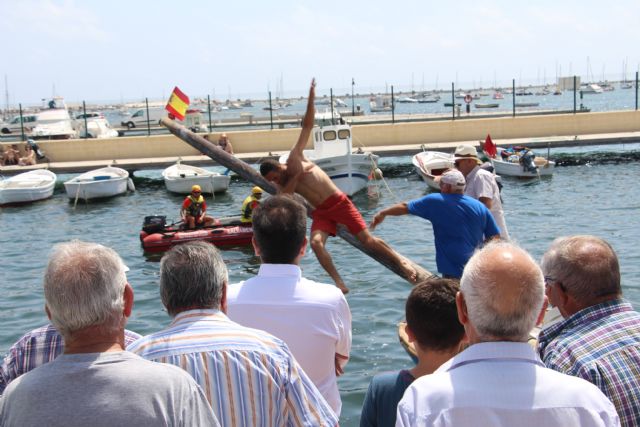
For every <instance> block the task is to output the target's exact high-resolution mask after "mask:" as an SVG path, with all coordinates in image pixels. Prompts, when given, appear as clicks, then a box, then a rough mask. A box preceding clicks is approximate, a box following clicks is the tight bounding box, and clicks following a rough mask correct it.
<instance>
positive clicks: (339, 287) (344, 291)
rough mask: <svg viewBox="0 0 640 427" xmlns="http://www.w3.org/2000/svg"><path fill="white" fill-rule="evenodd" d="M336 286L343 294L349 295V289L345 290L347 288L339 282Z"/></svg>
mask: <svg viewBox="0 0 640 427" xmlns="http://www.w3.org/2000/svg"><path fill="white" fill-rule="evenodd" d="M336 286H337V287H338V289H340V290H341V291H342V293H343V294H345V295H346V294H348V293H349V288H347V286H346V285H345V284H344V283H342V282H340V283H336Z"/></svg>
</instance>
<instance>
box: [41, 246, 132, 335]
mask: <svg viewBox="0 0 640 427" xmlns="http://www.w3.org/2000/svg"><path fill="white" fill-rule="evenodd" d="M126 284H127V277H126V275H125V266H124V264H123V262H122V259H121V258H120V256H119V255H118V254H117V253H116V252H115V251H114V250H113V249H111V248H107V247H105V246H102V245H100V244H97V243H89V242H82V241H80V240H73V241H71V242H66V243H60V244H57V245H56V246H54V247H53V250H52V253H51V255H50V256H49V263H48V264H47V268H46V271H45V274H44V296H45V300H46V304H47V308H48V310H49V314H50V315H51V322H52V323H53V325H54V326H55V327H56V328H57V329H58V331H60V333H61V334H62V335H63V336H64V335H69V334H71V333H73V332H75V331H78V330H81V329H84V328H87V327H89V326H97V327H99V328H101V330H102V331H104V332H105V333H113V332H116V331H117V330H118V329H119V328H124V324H125V323H126V318H125V317H124V316H123V313H122V311H123V309H124V298H123V294H124V288H125V285H126Z"/></svg>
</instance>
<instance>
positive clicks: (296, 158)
mask: <svg viewBox="0 0 640 427" xmlns="http://www.w3.org/2000/svg"><path fill="white" fill-rule="evenodd" d="M315 98H316V79H312V80H311V87H310V88H309V98H308V100H307V111H306V112H305V114H304V118H303V119H302V130H301V131H300V136H299V137H298V141H297V142H296V144H295V145H294V146H293V148H292V149H291V152H290V153H289V158H288V159H287V171H288V172H289V174H291V175H296V174H298V173H300V172H301V170H302V160H304V147H305V146H306V145H307V141H309V136H310V135H311V131H312V130H313V123H314V120H315V114H316V111H315V105H314V102H315ZM292 167H293V170H291V168H292Z"/></svg>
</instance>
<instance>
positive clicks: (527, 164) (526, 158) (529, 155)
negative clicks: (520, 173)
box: [520, 150, 538, 173]
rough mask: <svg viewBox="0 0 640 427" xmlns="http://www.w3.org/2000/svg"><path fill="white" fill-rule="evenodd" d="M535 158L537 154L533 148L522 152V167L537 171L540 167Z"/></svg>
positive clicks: (525, 169) (528, 170) (526, 169)
mask: <svg viewBox="0 0 640 427" xmlns="http://www.w3.org/2000/svg"><path fill="white" fill-rule="evenodd" d="M535 158H536V155H535V154H533V151H531V150H526V151H525V152H523V153H522V154H520V164H521V165H522V169H523V170H524V171H527V172H533V173H535V172H536V171H537V170H538V167H537V166H536V164H535V163H534V161H533V159H535Z"/></svg>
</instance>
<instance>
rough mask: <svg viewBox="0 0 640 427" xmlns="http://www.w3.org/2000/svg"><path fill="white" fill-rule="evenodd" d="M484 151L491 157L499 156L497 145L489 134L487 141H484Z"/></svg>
mask: <svg viewBox="0 0 640 427" xmlns="http://www.w3.org/2000/svg"><path fill="white" fill-rule="evenodd" d="M483 150H484V152H485V153H487V154H488V155H489V156H490V157H495V156H496V155H497V154H498V150H496V144H494V143H493V141H492V140H491V135H489V134H487V139H485V141H484V147H483Z"/></svg>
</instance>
